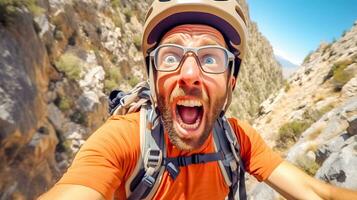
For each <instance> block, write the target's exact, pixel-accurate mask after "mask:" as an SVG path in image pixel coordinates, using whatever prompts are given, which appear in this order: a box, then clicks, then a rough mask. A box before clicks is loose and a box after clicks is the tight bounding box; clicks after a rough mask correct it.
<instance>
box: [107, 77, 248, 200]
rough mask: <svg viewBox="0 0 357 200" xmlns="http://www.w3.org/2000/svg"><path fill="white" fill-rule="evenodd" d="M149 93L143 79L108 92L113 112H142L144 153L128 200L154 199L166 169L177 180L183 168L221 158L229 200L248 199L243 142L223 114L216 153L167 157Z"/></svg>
mask: <svg viewBox="0 0 357 200" xmlns="http://www.w3.org/2000/svg"><path fill="white" fill-rule="evenodd" d="M150 94H151V93H150V88H149V83H148V82H146V81H144V82H141V83H139V84H138V85H136V86H135V87H134V88H133V89H132V90H131V91H129V92H128V93H125V92H123V91H121V90H114V91H112V92H111V93H110V95H109V113H110V114H111V115H124V114H128V113H133V112H138V111H140V148H141V155H140V156H139V158H138V161H137V164H136V166H135V169H134V171H133V173H132V174H131V175H130V177H129V179H128V180H127V181H126V183H125V190H126V195H127V198H128V199H129V200H136V199H152V197H153V196H154V194H155V192H156V190H157V189H158V186H159V184H160V182H161V178H162V175H163V173H164V171H165V170H167V171H168V173H169V176H170V177H171V178H172V179H173V180H175V179H176V177H177V176H178V175H179V173H180V167H185V166H188V165H191V164H199V163H207V162H214V161H218V164H219V167H220V170H221V173H222V175H223V177H224V180H225V182H226V184H227V185H228V186H229V194H228V199H240V200H246V199H247V196H246V190H245V178H244V175H245V169H244V164H243V162H242V159H241V157H240V145H239V142H238V139H237V137H236V135H235V134H234V132H233V129H232V128H231V126H230V124H229V122H228V120H227V119H226V117H225V116H224V114H222V115H221V116H220V117H219V118H218V119H217V121H216V122H215V124H214V127H213V138H214V147H215V149H216V153H207V154H193V155H191V156H179V157H175V158H168V157H167V156H166V146H165V145H166V144H165V140H164V128H163V125H162V123H161V121H160V120H161V118H160V116H158V114H157V113H158V112H157V111H156V110H155V109H153V106H152V103H151V102H153V101H152V97H151V95H150Z"/></svg>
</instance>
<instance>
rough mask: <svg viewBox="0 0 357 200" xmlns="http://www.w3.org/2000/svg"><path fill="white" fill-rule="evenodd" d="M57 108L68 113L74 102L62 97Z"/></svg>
mask: <svg viewBox="0 0 357 200" xmlns="http://www.w3.org/2000/svg"><path fill="white" fill-rule="evenodd" d="M57 106H58V108H59V109H60V110H61V111H63V112H66V111H68V110H70V109H71V107H72V102H71V100H70V99H69V98H68V97H66V96H62V97H60V98H59V99H58V100H57Z"/></svg>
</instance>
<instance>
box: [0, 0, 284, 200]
mask: <svg viewBox="0 0 357 200" xmlns="http://www.w3.org/2000/svg"><path fill="white" fill-rule="evenodd" d="M148 4H149V2H146V1H128V0H121V1H119V0H111V1H109V0H99V1H94V0H76V1H64V0H38V1H36V0H29V1H16V0H9V1H1V0H0V96H1V98H0V158H1V159H0V199H1V200H2V199H33V198H34V197H36V196H38V195H39V194H41V193H43V192H44V191H45V190H47V189H48V188H49V187H51V186H52V185H53V183H54V182H55V181H56V180H57V179H58V178H59V177H60V176H61V175H62V173H63V172H64V170H65V169H66V168H67V167H68V165H69V163H70V162H71V159H72V158H73V155H74V154H75V152H76V151H77V150H78V149H79V147H80V146H81V145H82V144H83V142H84V141H85V139H86V138H87V137H88V136H89V135H90V134H91V133H92V132H93V131H94V130H95V129H96V128H98V126H100V125H101V124H102V123H103V122H104V121H105V119H106V118H107V117H108V116H107V102H106V94H108V92H109V91H110V90H112V89H113V88H117V87H118V88H121V89H124V90H128V89H130V88H131V87H132V86H134V85H135V84H136V83H138V82H139V81H140V80H144V73H143V67H142V65H143V59H142V56H141V55H142V54H141V53H140V36H141V32H142V20H143V17H144V14H145V11H146V10H147V8H148ZM241 4H242V5H243V7H245V9H246V10H247V11H248V7H247V5H246V3H245V2H244V1H241ZM248 21H249V33H250V35H251V37H250V40H249V50H248V56H247V59H246V61H245V62H244V64H243V66H242V69H241V74H240V76H239V80H238V84H237V88H236V91H235V94H234V95H235V96H236V98H235V100H234V101H233V105H232V108H233V109H232V110H231V111H230V113H231V114H234V115H238V116H240V117H242V118H244V119H248V120H249V119H252V117H253V116H255V112H256V111H257V110H258V105H259V104H260V103H261V102H262V100H264V99H265V98H267V97H268V95H269V94H270V93H272V92H274V91H276V90H277V89H278V88H279V86H280V85H281V83H282V74H281V69H280V68H279V66H278V65H277V63H276V61H275V60H274V57H273V54H272V48H271V46H270V45H269V43H268V41H267V40H266V39H265V38H264V37H263V36H262V35H261V34H260V33H259V31H258V28H257V26H256V25H255V24H254V23H253V22H251V21H250V20H248ZM252 88H255V89H254V90H252ZM252 91H254V92H252Z"/></svg>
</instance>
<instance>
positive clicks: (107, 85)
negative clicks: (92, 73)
mask: <svg viewBox="0 0 357 200" xmlns="http://www.w3.org/2000/svg"><path fill="white" fill-rule="evenodd" d="M117 87H118V84H117V83H116V82H115V81H114V80H105V81H104V91H105V93H107V94H109V93H110V92H111V91H112V90H114V89H116V88H117Z"/></svg>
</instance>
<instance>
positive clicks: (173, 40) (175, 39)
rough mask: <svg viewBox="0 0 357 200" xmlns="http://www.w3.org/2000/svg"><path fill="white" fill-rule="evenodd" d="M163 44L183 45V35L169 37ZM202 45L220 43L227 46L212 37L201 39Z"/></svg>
mask: <svg viewBox="0 0 357 200" xmlns="http://www.w3.org/2000/svg"><path fill="white" fill-rule="evenodd" d="M161 44H178V45H183V42H182V38H181V37H172V38H168V39H167V40H165V41H164V42H162V43H161ZM199 44H200V46H206V45H218V46H222V47H226V45H225V44H224V45H222V44H220V43H218V42H217V41H215V40H212V39H210V38H205V39H203V40H201V42H200V43H199Z"/></svg>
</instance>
